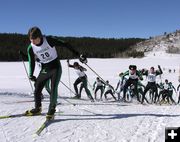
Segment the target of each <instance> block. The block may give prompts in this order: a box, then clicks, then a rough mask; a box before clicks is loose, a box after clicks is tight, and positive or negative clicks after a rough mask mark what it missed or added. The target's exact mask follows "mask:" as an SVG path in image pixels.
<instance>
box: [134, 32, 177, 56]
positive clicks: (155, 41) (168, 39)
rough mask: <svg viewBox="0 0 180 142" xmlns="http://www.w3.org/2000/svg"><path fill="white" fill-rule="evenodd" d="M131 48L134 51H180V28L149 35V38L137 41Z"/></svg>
mask: <svg viewBox="0 0 180 142" xmlns="http://www.w3.org/2000/svg"><path fill="white" fill-rule="evenodd" d="M133 48H135V49H136V51H141V52H151V51H164V52H166V53H176V54H179V53H180V30H176V31H175V32H172V33H168V34H167V33H166V32H165V33H164V35H161V36H156V37H150V39H148V40H145V41H142V42H140V43H137V44H136V45H135V46H133Z"/></svg>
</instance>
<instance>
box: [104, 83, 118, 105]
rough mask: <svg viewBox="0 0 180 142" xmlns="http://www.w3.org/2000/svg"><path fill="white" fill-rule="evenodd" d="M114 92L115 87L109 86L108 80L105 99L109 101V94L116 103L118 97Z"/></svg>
mask: <svg viewBox="0 0 180 142" xmlns="http://www.w3.org/2000/svg"><path fill="white" fill-rule="evenodd" d="M114 92H115V90H114V87H113V86H111V85H110V84H109V81H108V80H107V81H106V84H105V89H104V97H105V99H106V100H107V94H111V96H112V97H113V98H114V100H115V101H116V97H115V96H114Z"/></svg>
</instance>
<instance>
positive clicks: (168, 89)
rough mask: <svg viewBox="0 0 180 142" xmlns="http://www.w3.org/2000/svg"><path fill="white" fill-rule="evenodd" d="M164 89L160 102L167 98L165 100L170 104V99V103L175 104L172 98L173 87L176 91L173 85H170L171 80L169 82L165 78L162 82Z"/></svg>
mask: <svg viewBox="0 0 180 142" xmlns="http://www.w3.org/2000/svg"><path fill="white" fill-rule="evenodd" d="M163 86H164V89H163V91H162V100H161V103H163V102H165V99H167V102H168V103H169V104H170V100H171V102H172V103H174V104H176V102H175V101H174V99H173V98H172V95H173V89H174V90H175V92H176V89H175V87H174V86H173V85H172V83H171V82H169V81H168V80H167V79H165V83H164V84H163Z"/></svg>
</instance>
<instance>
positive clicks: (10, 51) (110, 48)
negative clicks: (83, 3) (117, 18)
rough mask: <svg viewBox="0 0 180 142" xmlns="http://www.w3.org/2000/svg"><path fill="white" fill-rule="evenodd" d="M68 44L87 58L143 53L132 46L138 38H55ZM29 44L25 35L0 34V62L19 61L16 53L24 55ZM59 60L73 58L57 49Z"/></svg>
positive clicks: (69, 53)
mask: <svg viewBox="0 0 180 142" xmlns="http://www.w3.org/2000/svg"><path fill="white" fill-rule="evenodd" d="M57 38H59V39H61V40H64V41H66V42H69V43H70V44H71V45H72V46H74V47H75V48H76V49H77V50H78V51H79V52H80V53H83V54H85V55H87V57H88V58H115V57H142V56H144V53H142V52H137V51H136V50H135V49H133V45H135V44H136V43H138V42H141V41H143V40H145V39H140V38H126V39H125V38H121V39H115V38H92V37H79V38H77V37H57ZM29 44H30V42H29V39H28V37H27V35H23V34H17V33H13V34H10V33H1V34H0V61H19V60H20V58H19V54H18V51H19V50H22V51H24V53H26V50H27V47H28V45H29ZM57 50H58V54H59V57H60V58H61V59H67V58H73V55H72V53H71V52H69V51H68V50H67V49H65V48H58V47H57Z"/></svg>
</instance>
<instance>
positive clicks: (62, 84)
mask: <svg viewBox="0 0 180 142" xmlns="http://www.w3.org/2000/svg"><path fill="white" fill-rule="evenodd" d="M60 82H61V83H62V85H64V86H65V87H66V88H67V89H68V90H69V91H71V92H72V93H73V94H74V95H76V93H75V92H74V91H72V90H71V89H70V88H69V87H68V86H67V85H66V84H65V83H64V82H62V81H60Z"/></svg>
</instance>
